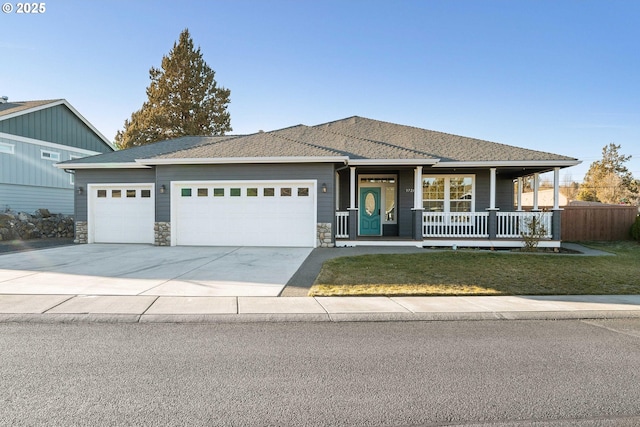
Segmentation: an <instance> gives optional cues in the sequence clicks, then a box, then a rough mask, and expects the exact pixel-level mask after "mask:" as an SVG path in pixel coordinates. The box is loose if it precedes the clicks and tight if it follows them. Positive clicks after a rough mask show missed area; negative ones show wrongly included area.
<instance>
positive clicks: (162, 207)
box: [156, 163, 335, 224]
mask: <svg viewBox="0 0 640 427" xmlns="http://www.w3.org/2000/svg"><path fill="white" fill-rule="evenodd" d="M334 170H335V168H334V165H333V164H325V163H320V164H309V163H305V164H255V165H170V166H158V167H157V182H156V188H157V189H159V188H160V186H162V185H164V186H165V187H166V188H167V191H166V192H165V193H164V194H157V195H156V197H157V198H156V221H170V218H171V207H170V200H171V197H170V194H169V193H170V187H171V185H170V184H171V181H212V180H264V179H316V180H317V181H318V222H328V223H331V224H334V223H335V213H334V212H335V195H334V192H333V188H334ZM323 183H324V184H326V185H327V192H326V193H322V190H321V189H322V184H323Z"/></svg>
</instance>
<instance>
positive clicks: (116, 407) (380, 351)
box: [0, 319, 640, 426]
mask: <svg viewBox="0 0 640 427" xmlns="http://www.w3.org/2000/svg"><path fill="white" fill-rule="evenodd" d="M0 361H1V363H0V378H1V381H0V425H7V426H8V425H13V426H19V425H60V426H63V425H64V426H70V425H94V426H101V425H118V426H123V425H136V426H138V425H154V426H157V425H280V426H288V425H294V426H295V425H376V426H377V425H442V424H446V425H457V424H462V425H501V426H502V425H505V426H506V425H518V426H520V425H531V424H535V425H540V426H542V425H553V426H557V425H584V426H587V425H588V426H592V425H593V426H596V425H598V426H599V425H628V426H632V425H640V403H639V402H640V369H638V366H640V320H638V319H619V320H585V321H577V320H575V321H574V320H571V321H570V320H565V321H468V322H464V321H458V322H388V323H382V322H380V323H236V324H207V325H194V324H89V323H75V324H27V323H24V324H11V323H4V324H0Z"/></svg>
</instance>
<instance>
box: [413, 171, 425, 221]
mask: <svg viewBox="0 0 640 427" xmlns="http://www.w3.org/2000/svg"><path fill="white" fill-rule="evenodd" d="M419 209H424V203H423V201H422V166H416V168H415V169H414V171H413V210H419Z"/></svg>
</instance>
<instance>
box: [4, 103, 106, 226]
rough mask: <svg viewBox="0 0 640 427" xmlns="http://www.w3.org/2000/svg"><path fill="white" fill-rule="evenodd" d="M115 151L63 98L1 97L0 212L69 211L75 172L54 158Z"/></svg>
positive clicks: (71, 206) (66, 212) (79, 156)
mask: <svg viewBox="0 0 640 427" xmlns="http://www.w3.org/2000/svg"><path fill="white" fill-rule="evenodd" d="M111 151H113V147H112V146H111V144H110V143H109V141H108V140H107V139H106V138H105V137H104V136H103V135H102V134H101V133H100V132H98V131H97V130H96V129H95V128H94V127H93V126H92V125H91V123H89V122H88V121H87V120H86V119H85V118H84V117H82V116H81V115H80V113H78V112H77V111H76V110H75V109H74V108H73V107H72V106H71V105H70V104H69V103H68V102H67V101H65V100H64V99H56V100H49V101H24V102H11V101H9V100H8V99H7V98H6V97H2V98H0V211H3V210H6V209H11V210H14V211H23V212H28V213H32V212H34V211H35V210H37V209H40V208H46V209H48V210H49V211H50V212H51V213H64V214H73V189H74V175H73V174H70V173H66V172H65V171H64V170H61V169H58V168H55V167H54V165H55V164H56V163H57V162H60V161H64V160H69V159H77V158H81V157H86V156H92V155H95V154H100V153H107V152H111Z"/></svg>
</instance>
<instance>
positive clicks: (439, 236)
mask: <svg viewBox="0 0 640 427" xmlns="http://www.w3.org/2000/svg"><path fill="white" fill-rule="evenodd" d="M427 167H428V168H429V169H428V170H426V172H425V168H424V166H422V165H416V166H413V167H411V168H410V169H408V168H406V167H405V169H397V170H395V171H394V170H389V169H384V170H374V169H372V168H371V167H358V166H350V167H349V168H348V175H347V174H346V173H343V174H336V207H338V209H337V210H336V213H335V228H334V229H335V244H336V246H338V247H346V246H418V247H492V248H517V247H522V246H524V243H525V238H527V237H528V236H530V235H531V234H532V232H535V233H536V235H537V239H538V247H541V248H557V247H560V227H561V224H560V218H561V215H560V213H561V209H560V208H559V206H558V200H559V185H560V184H559V170H560V167H553V168H547V169H546V170H543V171H544V172H546V171H548V170H553V185H554V196H555V197H554V206H553V209H551V210H550V211H542V210H541V209H539V208H538V204H537V197H535V196H534V206H533V208H532V209H531V210H529V211H525V210H524V209H523V208H522V203H521V200H522V189H523V179H524V178H525V177H529V176H530V177H531V178H532V181H533V187H534V188H533V190H534V194H537V190H538V186H539V175H540V173H542V171H540V170H539V169H536V170H535V171H532V170H531V169H529V170H526V168H520V171H521V172H519V175H521V176H514V174H513V170H506V169H503V170H501V171H500V169H499V168H498V167H491V168H488V169H483V170H481V169H474V170H466V171H463V172H460V171H459V170H457V171H456V170H448V171H445V170H442V171H439V170H437V171H436V170H434V169H435V168H431V167H429V166H427ZM345 169H346V168H345ZM345 172H347V171H346V170H345ZM527 172H528V173H527ZM499 176H500V177H499ZM431 177H446V179H443V178H439V182H442V183H444V184H443V185H441V187H442V188H441V189H440V190H439V191H440V192H441V193H443V194H446V200H445V203H439V204H438V203H434V202H433V200H432V199H434V198H438V197H441V196H434V195H433V194H431V193H430V192H433V191H432V190H431V189H429V188H428V187H429V186H430V185H432V184H433V182H434V180H433V179H432V178H431ZM341 180H342V181H346V180H348V186H347V185H345V183H344V182H343V183H342V184H341ZM514 184H516V186H517V191H514ZM507 187H508V189H507ZM509 189H510V190H509ZM341 190H342V192H343V193H344V192H348V207H347V209H339V208H340V207H344V205H345V202H344V201H345V200H346V199H347V198H346V197H345V196H346V195H345V194H342V195H341V194H340V193H341ZM385 196H386V197H385ZM497 201H499V203H498V202H497ZM483 204H484V206H483ZM394 231H395V232H394Z"/></svg>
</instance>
